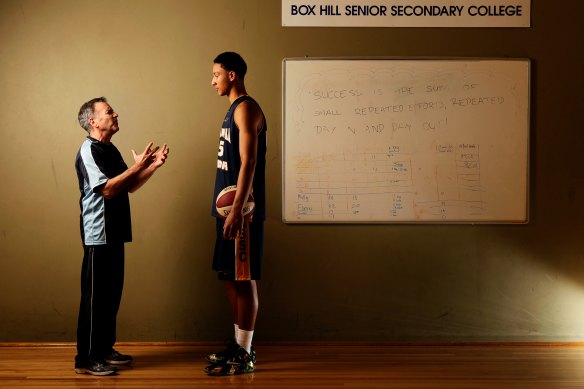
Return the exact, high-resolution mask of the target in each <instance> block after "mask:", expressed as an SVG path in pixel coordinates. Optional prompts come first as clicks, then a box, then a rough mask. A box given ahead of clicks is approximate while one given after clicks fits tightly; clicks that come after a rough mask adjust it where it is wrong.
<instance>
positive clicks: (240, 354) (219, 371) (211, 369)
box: [205, 347, 255, 376]
mask: <svg viewBox="0 0 584 389" xmlns="http://www.w3.org/2000/svg"><path fill="white" fill-rule="evenodd" d="M254 370H255V367H254V363H253V361H252V356H251V355H250V354H249V353H248V352H247V351H245V349H244V348H243V347H240V348H239V349H238V350H237V351H236V352H235V355H234V356H233V357H231V358H230V359H228V360H226V361H224V362H222V363H219V364H215V365H211V366H208V367H207V368H206V369H205V373H207V374H208V375H210V376H231V375H239V374H248V373H253V372H254Z"/></svg>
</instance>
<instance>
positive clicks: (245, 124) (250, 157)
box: [223, 101, 264, 239]
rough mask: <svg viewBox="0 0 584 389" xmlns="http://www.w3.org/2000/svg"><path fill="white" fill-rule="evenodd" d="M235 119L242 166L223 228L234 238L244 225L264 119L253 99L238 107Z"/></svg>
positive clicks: (225, 232) (228, 236) (225, 233)
mask: <svg viewBox="0 0 584 389" xmlns="http://www.w3.org/2000/svg"><path fill="white" fill-rule="evenodd" d="M234 119H235V124H237V127H238V128H239V156H240V159H241V167H240V169H239V176H238V178H237V192H236V193H235V198H234V200H233V206H232V209H231V212H230V213H229V215H228V216H227V219H225V226H224V228H223V235H224V236H225V238H227V239H234V238H235V237H236V236H237V234H238V233H239V231H240V230H241V227H242V225H243V206H244V205H245V201H246V199H247V198H248V196H249V193H250V192H251V188H252V183H253V175H254V172H255V168H256V165H257V149H258V131H259V129H260V128H261V126H262V122H263V120H264V119H263V114H262V113H261V110H260V109H259V107H258V106H257V104H255V103H253V102H251V101H244V102H243V103H241V104H240V105H239V106H238V107H237V109H236V110H235V112H234Z"/></svg>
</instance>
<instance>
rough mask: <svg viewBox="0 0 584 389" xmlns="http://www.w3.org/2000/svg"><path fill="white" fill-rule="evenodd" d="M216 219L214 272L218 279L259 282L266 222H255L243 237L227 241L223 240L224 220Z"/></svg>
mask: <svg viewBox="0 0 584 389" xmlns="http://www.w3.org/2000/svg"><path fill="white" fill-rule="evenodd" d="M216 219H217V224H216V232H217V240H216V241H215V251H214V254H213V270H215V271H216V272H217V275H218V278H219V279H220V280H229V281H245V280H259V279H260V278H261V274H262V267H263V259H264V258H263V257H264V221H263V220H253V221H252V222H251V223H249V231H245V232H244V234H243V235H244V236H243V237H241V238H240V239H239V240H227V239H224V238H223V224H224V220H223V219H221V218H216Z"/></svg>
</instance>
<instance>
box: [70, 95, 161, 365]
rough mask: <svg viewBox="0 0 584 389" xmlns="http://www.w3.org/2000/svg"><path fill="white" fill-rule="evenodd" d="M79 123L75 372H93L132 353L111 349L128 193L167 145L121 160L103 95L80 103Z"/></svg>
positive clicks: (114, 118) (128, 230)
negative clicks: (78, 285)
mask: <svg viewBox="0 0 584 389" xmlns="http://www.w3.org/2000/svg"><path fill="white" fill-rule="evenodd" d="M78 119H79V124H80V125H81V127H82V128H83V129H84V130H86V131H87V132H88V137H87V139H86V140H85V141H84V142H83V144H82V145H81V148H80V149H79V152H78V153H77V158H76V161H75V167H76V170H77V177H78V179H79V190H80V192H81V199H80V207H81V218H80V219H81V220H80V222H81V223H80V224H81V225H80V228H81V239H82V241H83V248H84V256H83V265H82V270H81V303H80V307H79V320H78V325H77V356H76V357H75V372H76V373H79V374H83V373H86V374H92V375H97V376H103V375H110V374H113V373H115V372H116V368H115V367H114V366H112V365H125V364H129V363H131V362H132V357H131V356H129V355H123V354H120V353H119V352H117V351H116V350H114V348H113V346H114V343H115V341H116V316H117V313H118V308H119V306H120V301H121V297H122V288H123V283H124V244H125V243H126V242H131V241H132V225H131V218H130V201H129V197H128V192H133V191H135V190H137V189H138V188H140V187H141V186H142V185H143V184H144V183H145V182H146V181H148V179H149V178H150V177H152V175H153V174H154V172H155V171H156V170H157V169H158V168H159V167H161V166H162V165H163V164H164V162H165V161H166V158H167V155H168V147H167V145H166V144H165V145H164V146H163V147H162V148H161V149H159V148H158V147H155V148H154V149H153V148H152V143H150V144H148V146H146V148H145V150H144V152H143V153H142V154H139V155H138V154H136V152H135V151H134V150H132V154H133V155H134V161H135V163H134V165H132V166H131V167H130V168H128V166H127V165H126V164H125V163H124V159H123V158H122V156H121V154H120V152H119V151H118V149H117V148H116V147H115V146H114V145H113V144H112V143H111V139H112V137H113V136H114V134H116V133H117V132H118V131H119V126H118V114H117V113H116V112H115V111H114V110H113V108H112V107H111V106H110V105H109V104H108V102H107V99H106V98H105V97H99V98H95V99H93V100H90V101H88V102H87V103H85V104H83V105H82V106H81V109H80V110H79V116H78Z"/></svg>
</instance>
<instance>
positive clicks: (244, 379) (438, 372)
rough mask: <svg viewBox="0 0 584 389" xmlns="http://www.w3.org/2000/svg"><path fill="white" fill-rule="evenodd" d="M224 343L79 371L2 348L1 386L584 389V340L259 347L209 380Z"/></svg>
mask: <svg viewBox="0 0 584 389" xmlns="http://www.w3.org/2000/svg"><path fill="white" fill-rule="evenodd" d="M219 346H221V345H219V344H173V345H164V344H121V345H119V346H118V349H119V350H120V351H122V352H124V353H129V354H132V355H133V356H134V358H135V361H134V363H133V366H132V368H130V369H125V370H121V371H120V372H119V374H117V375H115V376H109V377H93V376H89V375H78V374H75V373H74V372H73V358H74V356H75V349H74V347H73V345H34V346H32V345H18V346H15V345H0V387H1V388H20V387H26V388H46V387H58V388H208V387H231V388H240V387H244V386H254V387H264V388H280V389H284V388H328V387H340V386H342V387H348V388H410V389H411V388H453V389H457V388H470V389H472V388H531V389H539V388H542V389H543V388H545V389H550V388H552V389H553V388H584V345H583V344H504V345H501V344H457V345H436V344H433V345H419V344H418V345H396V344H385V345H373V344H361V343H359V344H356V343H347V344H345V343H335V344H325V343H302V344H298V343H290V344H281V343H280V344H258V345H256V350H257V356H258V362H257V366H256V371H255V372H254V373H253V374H248V375H242V376H235V377H208V376H207V375H205V373H204V372H203V368H204V367H205V366H206V363H205V361H204V360H203V358H202V356H203V355H204V354H205V353H206V352H208V351H216V349H217V347H219Z"/></svg>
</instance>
